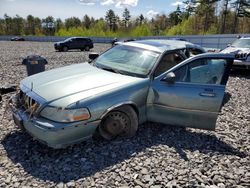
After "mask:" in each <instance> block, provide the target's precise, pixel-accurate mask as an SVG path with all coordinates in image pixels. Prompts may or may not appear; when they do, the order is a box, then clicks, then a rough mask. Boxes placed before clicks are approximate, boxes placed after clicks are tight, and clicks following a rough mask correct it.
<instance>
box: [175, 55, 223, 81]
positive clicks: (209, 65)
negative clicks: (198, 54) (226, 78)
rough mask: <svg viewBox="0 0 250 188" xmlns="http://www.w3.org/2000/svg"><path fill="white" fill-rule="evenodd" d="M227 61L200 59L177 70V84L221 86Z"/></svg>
mask: <svg viewBox="0 0 250 188" xmlns="http://www.w3.org/2000/svg"><path fill="white" fill-rule="evenodd" d="M226 61H227V60H225V59H198V60H195V61H193V62H190V63H189V64H187V65H184V66H182V67H180V68H179V69H177V70H175V71H174V73H175V76H176V82H190V83H200V84H220V83H221V80H222V77H223V75H224V70H225V65H226Z"/></svg>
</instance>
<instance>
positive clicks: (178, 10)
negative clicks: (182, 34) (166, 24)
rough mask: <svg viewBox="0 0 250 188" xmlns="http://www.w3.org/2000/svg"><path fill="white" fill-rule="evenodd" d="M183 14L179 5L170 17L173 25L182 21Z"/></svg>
mask: <svg viewBox="0 0 250 188" xmlns="http://www.w3.org/2000/svg"><path fill="white" fill-rule="evenodd" d="M181 15H182V12H181V8H180V6H179V5H178V6H177V8H176V10H175V11H174V12H172V13H170V14H169V19H170V24H171V26H174V25H177V24H179V23H180V22H181V21H182V19H181Z"/></svg>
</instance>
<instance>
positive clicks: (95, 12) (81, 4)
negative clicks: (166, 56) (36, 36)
mask: <svg viewBox="0 0 250 188" xmlns="http://www.w3.org/2000/svg"><path fill="white" fill-rule="evenodd" d="M178 4H179V5H182V0H0V17H3V15H4V14H5V13H6V14H7V15H9V16H15V15H16V14H17V15H19V16H22V17H26V16H27V15H29V14H31V15H33V16H37V17H40V18H45V17H47V16H53V17H54V18H61V19H65V18H69V17H72V16H76V17H79V18H82V17H83V16H84V15H85V14H88V15H89V16H93V17H94V18H100V17H105V14H106V12H107V10H108V9H113V10H114V11H115V13H116V14H118V15H119V16H121V15H122V12H123V10H124V8H128V9H129V11H130V14H131V16H132V17H137V16H138V15H140V14H141V13H142V14H143V15H144V16H145V17H148V18H151V17H153V16H154V15H156V14H158V13H165V14H168V13H170V12H171V11H174V10H176V7H177V5H178Z"/></svg>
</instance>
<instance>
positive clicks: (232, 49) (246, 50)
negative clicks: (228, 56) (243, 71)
mask: <svg viewBox="0 0 250 188" xmlns="http://www.w3.org/2000/svg"><path fill="white" fill-rule="evenodd" d="M221 52H222V53H233V54H239V53H247V54H248V53H250V48H236V47H228V48H225V49H224V50H222V51H221Z"/></svg>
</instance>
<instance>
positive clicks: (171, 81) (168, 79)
mask: <svg viewBox="0 0 250 188" xmlns="http://www.w3.org/2000/svg"><path fill="white" fill-rule="evenodd" d="M163 81H165V82H167V83H168V84H174V82H175V74H174V73H173V72H170V73H168V74H167V75H166V76H165V77H164V78H163Z"/></svg>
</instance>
